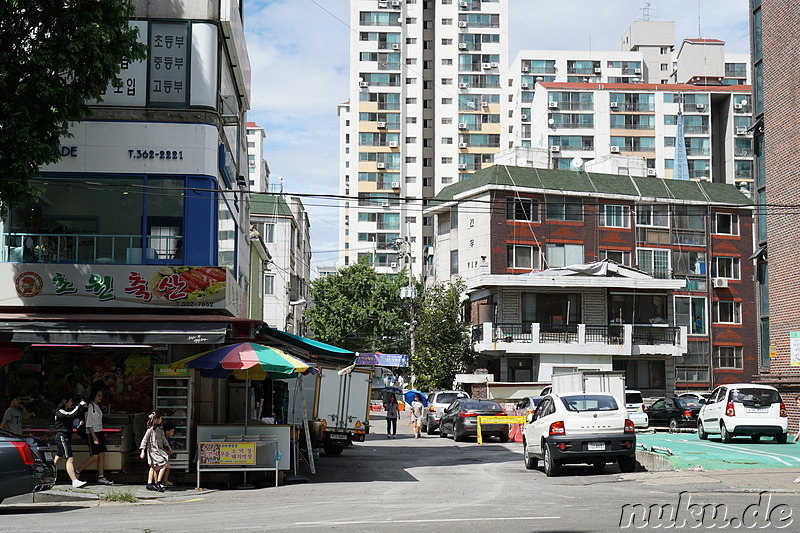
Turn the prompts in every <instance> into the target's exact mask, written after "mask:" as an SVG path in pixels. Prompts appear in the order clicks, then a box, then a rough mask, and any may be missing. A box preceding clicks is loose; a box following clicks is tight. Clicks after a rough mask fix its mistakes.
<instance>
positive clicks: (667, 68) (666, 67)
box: [661, 63, 669, 71]
mask: <svg viewBox="0 0 800 533" xmlns="http://www.w3.org/2000/svg"><path fill="white" fill-rule="evenodd" d="M661 70H662V71H667V70H669V63H661Z"/></svg>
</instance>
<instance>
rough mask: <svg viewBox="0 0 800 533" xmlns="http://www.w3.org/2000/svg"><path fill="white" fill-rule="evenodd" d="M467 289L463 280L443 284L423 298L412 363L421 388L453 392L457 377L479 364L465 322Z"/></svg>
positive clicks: (415, 384)
mask: <svg viewBox="0 0 800 533" xmlns="http://www.w3.org/2000/svg"><path fill="white" fill-rule="evenodd" d="M464 287H465V285H464V282H463V281H461V280H458V281H456V282H454V283H440V284H437V285H434V286H432V287H429V288H427V289H425V292H424V294H423V295H422V299H421V302H419V304H420V309H419V311H418V313H417V316H416V320H417V329H416V347H415V353H414V356H413V358H412V361H411V370H412V372H413V374H414V379H415V381H414V387H415V388H417V389H420V390H436V389H449V388H450V387H452V386H453V379H454V378H455V376H456V374H459V373H464V372H466V371H467V369H468V368H469V366H470V365H472V364H473V363H474V362H475V354H474V352H473V351H472V346H471V341H470V334H469V329H468V327H467V326H466V324H464V322H463V320H462V319H461V309H462V304H461V301H460V297H461V294H462V293H463V292H464Z"/></svg>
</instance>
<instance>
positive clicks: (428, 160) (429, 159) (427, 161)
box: [422, 157, 433, 167]
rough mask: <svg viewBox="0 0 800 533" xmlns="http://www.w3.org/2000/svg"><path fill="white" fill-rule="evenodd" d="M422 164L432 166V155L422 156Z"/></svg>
mask: <svg viewBox="0 0 800 533" xmlns="http://www.w3.org/2000/svg"><path fill="white" fill-rule="evenodd" d="M422 166H423V167H432V166H433V158H432V157H423V158H422Z"/></svg>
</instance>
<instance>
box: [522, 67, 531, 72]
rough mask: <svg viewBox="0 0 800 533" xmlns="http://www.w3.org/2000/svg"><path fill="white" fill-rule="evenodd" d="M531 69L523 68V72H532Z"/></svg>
mask: <svg viewBox="0 0 800 533" xmlns="http://www.w3.org/2000/svg"><path fill="white" fill-rule="evenodd" d="M530 71H531V69H530V68H529V67H522V72H530Z"/></svg>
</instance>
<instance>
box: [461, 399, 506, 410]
mask: <svg viewBox="0 0 800 533" xmlns="http://www.w3.org/2000/svg"><path fill="white" fill-rule="evenodd" d="M461 408H462V409H464V410H465V411H502V410H503V408H502V407H500V404H499V403H497V402H479V401H471V402H461Z"/></svg>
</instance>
